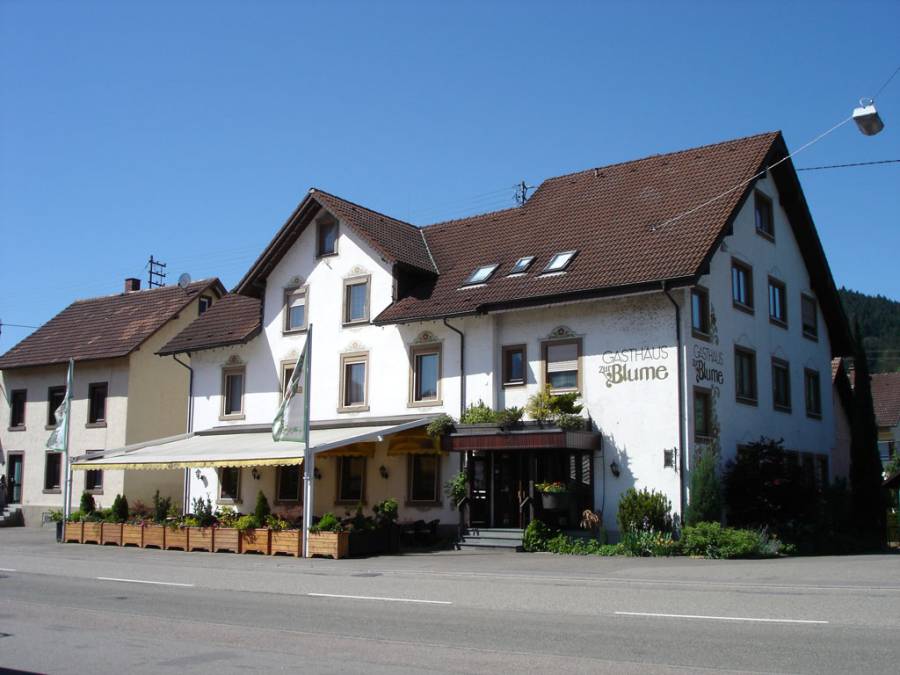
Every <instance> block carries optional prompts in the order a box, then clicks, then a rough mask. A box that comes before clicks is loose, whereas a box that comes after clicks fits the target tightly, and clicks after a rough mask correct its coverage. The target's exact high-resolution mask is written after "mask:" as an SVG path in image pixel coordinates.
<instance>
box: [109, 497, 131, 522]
mask: <svg viewBox="0 0 900 675" xmlns="http://www.w3.org/2000/svg"><path fill="white" fill-rule="evenodd" d="M112 515H113V517H114V518H115V520H114V521H113V522H116V523H124V522H125V521H126V520H128V500H127V499H125V495H116V498H115V499H114V500H113V503H112Z"/></svg>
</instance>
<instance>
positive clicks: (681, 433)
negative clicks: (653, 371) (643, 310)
mask: <svg viewBox="0 0 900 675" xmlns="http://www.w3.org/2000/svg"><path fill="white" fill-rule="evenodd" d="M662 292H663V293H665V295H666V297H667V298H668V299H669V302H671V303H672V306H673V307H674V308H675V342H676V344H677V346H678V483H679V500H678V501H679V504H680V508H681V511H680V516H681V521H682V523H683V522H684V509H685V503H684V493H685V489H684V453H685V446H686V445H687V442H686V440H685V432H686V431H687V429H686V428H685V424H684V382H683V381H682V380H683V378H684V350H683V345H682V339H681V307H680V306H679V305H678V303H677V302H675V298H673V297H672V295H671V294H670V293H669V289H668V288H666V282H665V281H663V282H662Z"/></svg>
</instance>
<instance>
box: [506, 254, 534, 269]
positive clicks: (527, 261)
mask: <svg viewBox="0 0 900 675" xmlns="http://www.w3.org/2000/svg"><path fill="white" fill-rule="evenodd" d="M533 262H534V256H533V255H526V256H525V257H524V258H519V259H518V260H516V264H515V265H513V266H512V269H511V270H510V271H509V273H510V274H522V273H523V272H526V271H527V270H528V268H529V267H531V263H533Z"/></svg>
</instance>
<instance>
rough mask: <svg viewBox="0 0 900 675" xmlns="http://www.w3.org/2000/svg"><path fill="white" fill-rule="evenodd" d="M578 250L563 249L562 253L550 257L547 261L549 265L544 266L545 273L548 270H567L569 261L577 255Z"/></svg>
mask: <svg viewBox="0 0 900 675" xmlns="http://www.w3.org/2000/svg"><path fill="white" fill-rule="evenodd" d="M576 253H578V251H563V252H562V253H554V254H553V257H552V258H550V262H548V263H547V266H546V267H545V268H544V273H545V274H546V273H547V272H562V271H563V270H565V269H566V268H567V267H568V266H569V263H570V262H572V258H574V257H575V254H576Z"/></svg>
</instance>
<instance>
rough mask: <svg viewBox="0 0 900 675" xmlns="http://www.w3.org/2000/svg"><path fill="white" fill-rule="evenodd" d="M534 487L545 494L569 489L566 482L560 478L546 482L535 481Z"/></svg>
mask: <svg viewBox="0 0 900 675" xmlns="http://www.w3.org/2000/svg"><path fill="white" fill-rule="evenodd" d="M534 487H536V488H537V489H538V491H539V492H541V493H543V494H545V495H558V494H563V493H565V492H568V491H569V488H567V487H566V484H565V483H563V482H562V481H559V480H554V481H548V482H546V483H535V485H534Z"/></svg>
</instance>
